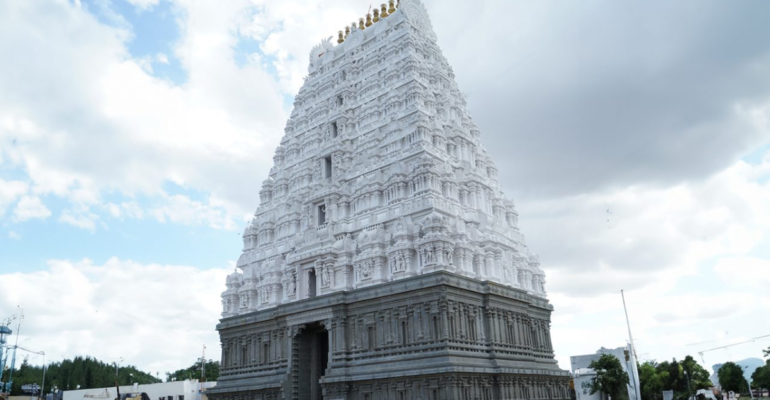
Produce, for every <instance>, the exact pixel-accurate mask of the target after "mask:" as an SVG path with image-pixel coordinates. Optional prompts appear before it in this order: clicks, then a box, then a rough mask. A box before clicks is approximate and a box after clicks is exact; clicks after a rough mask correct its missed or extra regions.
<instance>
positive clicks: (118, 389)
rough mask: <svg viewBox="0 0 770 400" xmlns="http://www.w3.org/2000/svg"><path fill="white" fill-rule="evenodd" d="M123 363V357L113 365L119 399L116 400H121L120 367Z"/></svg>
mask: <svg viewBox="0 0 770 400" xmlns="http://www.w3.org/2000/svg"><path fill="white" fill-rule="evenodd" d="M122 362H123V357H120V360H118V361H114V362H113V364H115V391H117V392H118V397H117V398H116V400H120V385H119V384H118V365H120V363H122Z"/></svg>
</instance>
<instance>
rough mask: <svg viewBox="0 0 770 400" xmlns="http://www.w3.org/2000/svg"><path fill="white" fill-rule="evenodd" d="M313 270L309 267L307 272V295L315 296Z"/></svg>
mask: <svg viewBox="0 0 770 400" xmlns="http://www.w3.org/2000/svg"><path fill="white" fill-rule="evenodd" d="M315 281H316V279H315V270H314V269H311V270H310V271H309V272H308V273H307V297H315V283H316V282H315Z"/></svg>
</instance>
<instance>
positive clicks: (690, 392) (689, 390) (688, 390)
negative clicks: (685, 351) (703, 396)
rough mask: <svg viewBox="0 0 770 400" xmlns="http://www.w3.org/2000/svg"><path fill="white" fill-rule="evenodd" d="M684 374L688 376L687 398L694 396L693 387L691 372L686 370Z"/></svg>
mask: <svg viewBox="0 0 770 400" xmlns="http://www.w3.org/2000/svg"><path fill="white" fill-rule="evenodd" d="M684 376H685V377H687V399H688V400H689V399H691V398H692V388H691V387H690V374H688V373H687V370H685V371H684Z"/></svg>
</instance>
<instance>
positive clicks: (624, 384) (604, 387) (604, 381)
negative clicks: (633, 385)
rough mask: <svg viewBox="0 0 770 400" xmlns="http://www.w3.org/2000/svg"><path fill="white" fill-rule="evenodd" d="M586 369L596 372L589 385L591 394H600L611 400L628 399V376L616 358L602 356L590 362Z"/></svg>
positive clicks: (606, 355) (607, 355) (609, 355)
mask: <svg viewBox="0 0 770 400" xmlns="http://www.w3.org/2000/svg"><path fill="white" fill-rule="evenodd" d="M588 368H591V369H593V370H594V371H596V377H594V379H593V382H592V383H591V394H594V393H596V392H602V393H604V394H605V395H608V396H610V397H612V398H613V400H623V399H628V382H629V379H628V374H627V373H626V371H624V370H623V366H622V365H621V364H620V360H618V358H617V357H615V356H613V355H612V354H602V356H601V357H599V358H598V359H596V360H593V361H591V364H589V365H588Z"/></svg>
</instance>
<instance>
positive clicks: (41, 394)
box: [40, 351, 48, 399]
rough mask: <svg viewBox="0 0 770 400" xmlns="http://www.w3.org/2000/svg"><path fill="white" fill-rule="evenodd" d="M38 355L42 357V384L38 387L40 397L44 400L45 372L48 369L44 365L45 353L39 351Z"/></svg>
mask: <svg viewBox="0 0 770 400" xmlns="http://www.w3.org/2000/svg"><path fill="white" fill-rule="evenodd" d="M40 354H42V355H43V384H41V385H40V397H41V398H43V399H45V391H44V390H45V371H46V370H47V369H48V368H46V367H47V364H46V363H45V352H44V351H41V352H40Z"/></svg>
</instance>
